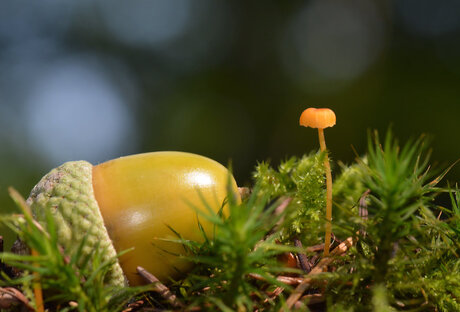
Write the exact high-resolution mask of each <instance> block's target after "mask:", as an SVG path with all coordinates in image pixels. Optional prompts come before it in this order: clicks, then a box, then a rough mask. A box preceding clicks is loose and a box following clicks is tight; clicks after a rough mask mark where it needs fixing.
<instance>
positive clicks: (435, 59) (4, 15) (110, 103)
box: [0, 0, 460, 212]
mask: <svg viewBox="0 0 460 312" xmlns="http://www.w3.org/2000/svg"><path fill="white" fill-rule="evenodd" d="M310 106H312V107H329V108H332V109H334V111H335V112H336V115H337V125H336V126H335V127H334V128H331V129H328V130H327V131H326V139H327V144H328V148H329V149H330V150H331V156H332V158H333V159H334V160H342V161H344V162H346V163H350V162H352V161H353V159H354V153H353V150H352V148H351V146H354V147H355V148H356V150H357V151H358V153H363V152H364V151H365V144H366V139H367V130H368V129H378V130H379V131H381V132H385V131H386V129H387V128H388V127H389V125H390V124H392V125H393V129H394V132H395V133H396V135H397V136H398V137H399V138H400V139H401V140H405V139H407V138H409V137H417V136H419V135H420V134H422V133H427V134H430V135H432V137H433V141H432V144H431V146H432V148H433V159H434V160H436V161H438V162H439V163H440V165H444V166H445V165H448V164H451V163H453V162H454V161H455V160H456V159H458V158H459V157H460V145H459V127H458V123H459V120H460V118H459V117H460V2H459V1H458V0H443V1H437V0H398V1H384V0H381V1H369V0H350V1H340V0H315V1H295V0H294V1H273V0H270V1H268V0H266V1H219V0H197V1H190V0H136V1H122V0H110V1H109V0H107V1H105V0H93V1H88V0H79V1H58V0H43V1H26V0H3V1H2V4H1V8H0V209H1V211H2V212H4V211H7V210H11V209H12V208H13V204H12V202H11V200H10V199H9V198H8V195H7V187H8V186H14V187H15V188H17V189H18V190H19V191H20V192H21V193H22V194H23V195H24V196H27V195H28V193H29V191H30V189H31V188H32V187H33V185H34V184H35V183H36V182H37V181H38V180H39V178H40V177H41V176H43V175H44V174H45V173H46V172H48V171H49V170H50V169H51V168H53V167H56V166H58V165H59V164H61V163H63V162H65V161H69V160H79V159H85V160H88V161H91V162H92V163H94V164H96V163H99V162H103V161H105V160H108V159H112V158H115V157H118V156H122V155H127V154H133V153H141V152H150V151H159V150H181V151H188V152H194V153H199V154H202V155H205V156H208V157H211V158H213V159H215V160H217V161H219V162H221V163H223V164H228V163H229V162H230V161H231V162H232V165H233V169H234V174H235V176H236V179H237V181H238V183H239V184H240V185H247V184H249V183H250V182H251V178H250V176H251V172H252V170H253V167H254V165H255V164H256V163H257V161H262V160H267V159H270V160H271V161H272V163H273V164H277V163H278V162H279V161H280V160H281V159H284V158H286V157H287V156H290V155H301V154H303V153H305V152H309V151H311V150H315V149H317V148H318V143H317V134H316V131H314V130H312V129H306V128H302V127H299V126H298V118H299V116H300V113H301V112H302V110H303V109H305V108H307V107H310ZM459 177H460V166H456V167H455V168H454V169H453V170H452V171H451V172H450V173H449V175H448V176H447V179H448V180H449V181H451V182H452V183H455V182H457V181H459V180H460V179H459Z"/></svg>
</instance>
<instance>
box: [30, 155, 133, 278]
mask: <svg viewBox="0 0 460 312" xmlns="http://www.w3.org/2000/svg"><path fill="white" fill-rule="evenodd" d="M92 170H93V166H92V165H91V164H90V163H88V162H86V161H71V162H67V163H65V164H63V165H61V166H60V167H57V168H55V169H53V170H51V171H50V172H49V173H48V174H47V175H45V176H44V177H43V178H42V179H41V180H40V182H38V184H37V185H36V186H35V187H34V188H33V189H32V191H31V193H30V196H29V198H28V199H27V203H28V204H29V205H30V207H31V209H32V213H33V215H34V218H35V219H36V220H37V221H38V222H40V223H42V225H44V223H45V222H46V221H45V220H46V215H47V212H46V211H50V212H51V213H52V216H53V217H54V218H53V219H54V222H55V223H56V228H57V237H58V243H59V244H60V245H61V246H62V247H64V250H65V252H66V254H71V253H72V252H74V251H75V250H76V249H77V248H78V246H79V245H80V243H81V242H82V240H83V239H84V238H85V236H86V242H85V245H84V247H83V250H82V252H83V258H85V257H86V256H90V257H91V255H92V253H93V252H94V250H95V248H99V252H100V253H101V255H102V261H104V262H105V261H108V260H113V259H114V258H115V257H116V251H115V248H114V247H113V244H112V241H111V240H110V238H109V235H108V233H107V230H106V228H105V225H104V220H103V219H102V215H101V213H100V211H99V207H98V204H97V201H96V198H95V196H94V191H93V183H92ZM126 283H127V282H126V279H125V277H124V275H123V271H122V269H121V267H120V265H119V263H118V259H116V261H115V263H114V264H113V265H112V266H111V268H110V270H109V272H108V274H107V276H106V284H107V285H108V286H124V285H126Z"/></svg>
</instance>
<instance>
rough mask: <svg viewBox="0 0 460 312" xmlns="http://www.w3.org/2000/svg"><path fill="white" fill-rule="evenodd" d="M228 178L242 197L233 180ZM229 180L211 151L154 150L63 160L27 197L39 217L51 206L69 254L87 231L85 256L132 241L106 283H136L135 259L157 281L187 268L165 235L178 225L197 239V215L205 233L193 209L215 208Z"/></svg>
mask: <svg viewBox="0 0 460 312" xmlns="http://www.w3.org/2000/svg"><path fill="white" fill-rule="evenodd" d="M230 180H231V184H232V189H233V191H234V194H235V196H237V199H238V200H240V199H239V195H238V192H237V185H236V182H235V180H234V179H233V177H231V179H230ZM228 181H229V172H228V170H227V169H226V168H225V167H224V166H222V165H221V164H219V163H217V162H215V161H214V160H211V159H209V158H206V157H203V156H199V155H195V154H190V153H183V152H153V153H145V154H138V155H132V156H127V157H121V158H117V159H114V160H110V161H108V162H105V163H101V164H99V165H95V166H93V165H91V164H90V163H88V162H86V161H71V162H67V163H65V164H63V165H61V166H60V167H58V168H55V169H53V170H52V171H51V172H49V173H48V174H47V175H46V176H44V177H43V178H42V179H41V181H40V182H39V183H38V184H37V185H36V186H35V187H34V188H33V190H32V192H31V194H30V197H29V198H28V200H27V202H28V204H29V205H30V206H31V209H32V212H33V214H34V217H35V218H36V220H37V221H39V222H42V223H43V222H45V220H46V214H47V213H46V211H51V212H52V216H53V219H54V221H55V223H56V228H57V231H58V233H57V234H58V237H59V241H58V243H59V244H61V245H62V246H63V247H64V249H65V250H66V252H67V253H69V252H72V251H74V250H76V248H77V247H78V246H79V244H80V243H81V242H82V240H83V239H84V238H85V237H86V238H85V239H86V242H85V244H84V248H83V254H84V256H91V255H92V253H93V251H94V249H95V248H99V250H100V251H102V254H103V261H105V260H109V259H113V258H114V257H115V256H116V254H117V253H119V252H121V251H123V250H127V249H129V248H132V247H134V250H132V251H130V252H128V253H126V254H124V255H122V256H121V257H120V258H119V261H118V262H116V263H114V264H113V265H112V267H111V268H110V271H109V273H108V275H107V277H106V283H107V285H111V286H124V285H126V284H127V281H128V282H129V284H130V285H140V284H142V280H141V277H140V276H139V275H138V274H137V273H136V268H137V266H142V267H144V268H145V269H147V270H148V271H150V272H151V273H152V274H154V275H155V276H156V277H157V278H158V279H159V280H160V281H163V282H165V281H168V279H169V278H177V277H179V276H180V275H181V273H183V272H186V271H187V270H189V269H190V267H191V263H189V262H188V261H186V260H184V259H183V258H180V257H177V254H184V249H183V246H181V244H178V243H174V242H170V241H167V240H165V239H168V238H176V237H175V234H174V232H177V233H179V234H180V235H181V237H182V238H184V239H188V240H195V241H202V240H203V237H202V234H201V232H200V229H199V226H198V222H199V223H200V224H201V225H202V226H203V228H204V231H205V232H206V233H207V235H210V233H212V225H211V224H210V223H209V222H207V221H206V220H204V218H198V216H197V212H196V210H195V209H201V210H204V202H206V203H207V204H208V205H209V206H210V207H212V208H213V209H214V211H215V212H218V211H219V210H220V209H221V208H222V204H223V202H224V200H225V198H226V196H227V184H228ZM203 200H204V201H203ZM194 207H195V208H194ZM126 279H127V280H126Z"/></svg>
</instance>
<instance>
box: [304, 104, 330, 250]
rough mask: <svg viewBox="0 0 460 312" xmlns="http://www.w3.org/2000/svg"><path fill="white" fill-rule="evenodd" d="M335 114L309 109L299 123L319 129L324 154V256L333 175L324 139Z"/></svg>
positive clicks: (327, 245)
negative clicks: (325, 130) (325, 131)
mask: <svg viewBox="0 0 460 312" xmlns="http://www.w3.org/2000/svg"><path fill="white" fill-rule="evenodd" d="M335 120H336V118H335V114H334V112H333V111H332V110H331V109H329V108H313V107H310V108H307V109H306V110H304V111H303V112H302V115H300V120H299V123H300V125H301V126H304V127H311V128H317V129H318V136H319V145H320V148H321V151H322V152H324V153H325V154H326V155H325V159H324V168H325V169H326V188H327V189H326V235H325V242H324V256H325V257H327V256H328V255H329V245H330V241H331V228H332V224H331V221H332V175H331V166H330V164H329V157H328V155H327V150H326V140H325V139H324V128H328V127H333V126H334V125H335Z"/></svg>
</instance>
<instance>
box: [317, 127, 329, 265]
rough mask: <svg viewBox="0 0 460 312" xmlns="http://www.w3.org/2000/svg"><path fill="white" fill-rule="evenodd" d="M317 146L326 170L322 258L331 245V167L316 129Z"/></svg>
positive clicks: (324, 146)
mask: <svg viewBox="0 0 460 312" xmlns="http://www.w3.org/2000/svg"><path fill="white" fill-rule="evenodd" d="M318 137H319V146H320V148H321V151H322V152H324V153H325V154H326V155H325V158H324V169H325V170H326V234H325V238H324V254H323V255H324V257H327V256H328V255H329V245H330V244H331V232H332V223H331V221H332V174H331V166H330V164H329V157H328V155H327V150H326V140H325V139H324V130H323V129H321V128H320V129H318Z"/></svg>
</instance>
